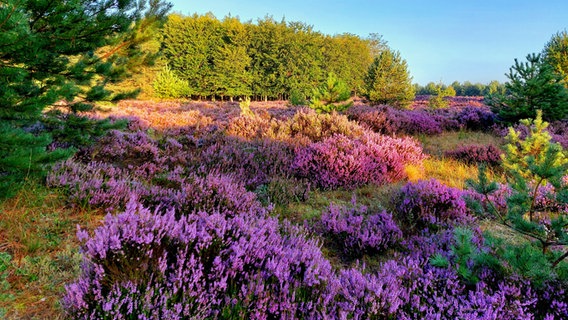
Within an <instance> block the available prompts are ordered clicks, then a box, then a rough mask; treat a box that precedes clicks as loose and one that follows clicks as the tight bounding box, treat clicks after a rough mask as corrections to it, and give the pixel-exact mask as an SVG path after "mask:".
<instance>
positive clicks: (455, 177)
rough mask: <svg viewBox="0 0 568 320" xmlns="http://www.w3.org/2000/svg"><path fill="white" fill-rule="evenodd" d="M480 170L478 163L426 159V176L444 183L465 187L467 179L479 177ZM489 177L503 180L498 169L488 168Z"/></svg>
mask: <svg viewBox="0 0 568 320" xmlns="http://www.w3.org/2000/svg"><path fill="white" fill-rule="evenodd" d="M478 173H479V170H478V166H477V165H468V164H465V163H463V162H460V161H458V160H454V159H445V158H434V157H431V158H428V159H426V160H424V178H425V179H432V178H434V179H436V180H438V181H440V182H442V183H443V184H445V185H447V186H449V187H453V188H459V189H464V188H465V187H466V185H465V181H466V180H467V179H474V180H476V179H477V176H478ZM487 173H488V177H489V179H491V180H495V181H499V182H502V181H503V179H504V178H503V177H502V176H501V174H500V173H499V172H497V171H492V170H488V171H487Z"/></svg>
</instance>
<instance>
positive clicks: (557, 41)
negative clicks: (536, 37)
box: [543, 30, 568, 87]
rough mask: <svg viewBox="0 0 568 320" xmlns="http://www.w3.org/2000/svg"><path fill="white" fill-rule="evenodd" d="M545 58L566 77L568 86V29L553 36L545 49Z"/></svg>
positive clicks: (556, 70)
mask: <svg viewBox="0 0 568 320" xmlns="http://www.w3.org/2000/svg"><path fill="white" fill-rule="evenodd" d="M543 55H544V60H545V61H546V63H548V64H549V65H550V66H552V68H553V69H554V71H555V72H556V73H557V74H559V75H560V76H561V77H562V78H563V79H564V85H565V86H567V87H568V31H566V30H564V31H562V32H558V33H556V34H554V35H553V36H552V38H551V39H550V41H548V43H546V45H545V46H544V50H543Z"/></svg>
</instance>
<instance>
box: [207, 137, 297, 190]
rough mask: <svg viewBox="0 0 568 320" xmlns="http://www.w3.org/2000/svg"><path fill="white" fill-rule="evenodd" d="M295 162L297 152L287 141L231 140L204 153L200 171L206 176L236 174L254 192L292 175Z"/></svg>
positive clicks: (222, 142)
mask: <svg viewBox="0 0 568 320" xmlns="http://www.w3.org/2000/svg"><path fill="white" fill-rule="evenodd" d="M293 160H294V150H293V149H292V147H291V146H289V145H288V144H287V143H285V142H281V141H274V140H270V139H261V140H253V141H242V140H240V139H236V138H227V139H226V140H225V141H221V142H218V143H216V144H214V145H212V146H210V147H208V148H207V149H205V150H203V152H202V153H201V154H200V155H199V158H198V161H197V162H196V164H197V165H198V167H197V168H196V170H197V171H198V172H201V173H203V174H208V173H209V172H211V171H216V172H222V173H230V174H233V175H234V176H235V177H238V179H239V181H241V182H242V183H243V184H244V185H245V186H247V187H248V188H250V189H253V190H254V189H255V188H256V187H258V186H259V185H261V184H265V183H267V182H268V181H270V179H271V178H272V177H286V176H290V175H291V173H292V171H291V166H292V161H293Z"/></svg>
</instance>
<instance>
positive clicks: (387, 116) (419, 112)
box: [347, 105, 495, 135]
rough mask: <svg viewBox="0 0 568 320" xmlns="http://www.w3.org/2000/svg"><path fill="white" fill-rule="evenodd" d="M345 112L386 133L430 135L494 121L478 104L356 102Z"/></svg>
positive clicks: (475, 127) (482, 127)
mask: <svg viewBox="0 0 568 320" xmlns="http://www.w3.org/2000/svg"><path fill="white" fill-rule="evenodd" d="M347 115H348V116H349V118H350V119H353V120H356V121H359V122H360V123H361V124H363V125H365V126H367V127H369V128H370V129H372V130H373V131H375V132H378V133H382V134H387V135H394V134H410V135H416V134H428V135H433V134H440V133H442V132H444V131H452V130H459V129H469V130H487V129H489V128H491V127H492V126H493V124H494V123H495V115H494V114H493V113H492V112H491V110H489V108H487V107H482V106H466V107H455V108H449V109H436V110H431V109H428V108H417V109H411V110H408V109H397V108H393V107H391V106H375V107H370V106H365V105H357V106H354V107H352V108H350V109H349V110H348V111H347Z"/></svg>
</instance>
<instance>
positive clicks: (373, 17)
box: [169, 0, 568, 85]
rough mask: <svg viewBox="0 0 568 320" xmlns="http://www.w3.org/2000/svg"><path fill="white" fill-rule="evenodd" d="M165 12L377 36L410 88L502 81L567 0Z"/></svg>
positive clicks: (211, 0) (561, 23)
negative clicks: (403, 65) (395, 54)
mask: <svg viewBox="0 0 568 320" xmlns="http://www.w3.org/2000/svg"><path fill="white" fill-rule="evenodd" d="M169 2H171V3H172V4H173V9H172V11H173V12H177V13H182V14H184V15H192V14H194V13H197V14H205V13H208V12H211V13H213V14H214V15H215V16H216V17H217V18H219V19H222V18H223V17H225V16H227V15H229V14H230V15H231V16H238V17H239V18H240V19H241V21H252V22H256V21H257V20H258V19H259V18H264V17H265V16H267V15H268V16H272V17H273V18H274V19H276V20H280V19H282V18H284V19H285V20H286V21H288V22H290V21H301V22H304V23H306V24H308V25H311V26H313V28H314V30H317V31H320V32H322V33H324V34H329V35H334V34H341V33H352V34H356V35H358V36H361V37H367V36H368V35H369V34H370V33H377V34H380V35H382V37H383V39H384V40H386V41H387V44H388V45H389V46H390V47H391V48H392V49H394V50H398V51H399V52H400V54H401V56H402V58H403V59H405V60H406V61H407V63H408V69H409V72H410V75H411V76H412V77H413V82H414V83H419V84H421V85H425V84H427V83H428V82H436V83H438V82H442V83H446V84H450V83H451V82H453V81H459V82H462V83H463V82H465V81H470V82H473V83H476V82H480V83H484V84H485V83H489V82H490V81H492V80H497V81H499V82H506V81H507V80H508V79H507V77H506V76H505V74H506V73H508V72H509V68H510V67H511V66H512V65H513V64H514V59H519V60H520V61H523V60H524V59H525V57H526V55H527V54H529V53H533V52H534V53H538V52H541V51H542V49H543V48H544V46H545V44H546V43H547V42H548V41H549V40H550V38H551V37H552V36H553V35H554V34H556V33H557V32H560V31H564V30H567V29H568V0H453V1H447V0H438V1H436V0H430V1H419V0H414V1H412V0H375V1H371V0H367V1H364V0H353V1H337V0H328V1H323V0H279V1H269V0H264V1H258V0H235V1H233V0H208V1H192V0H185V1H184V0H169Z"/></svg>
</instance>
